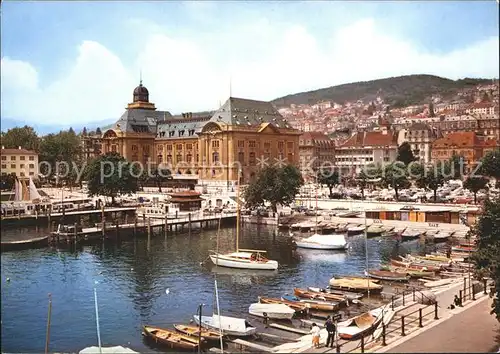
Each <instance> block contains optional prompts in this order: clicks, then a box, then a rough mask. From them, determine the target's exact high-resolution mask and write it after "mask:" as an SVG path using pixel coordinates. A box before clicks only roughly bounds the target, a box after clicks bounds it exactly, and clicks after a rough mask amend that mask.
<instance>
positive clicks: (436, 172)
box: [410, 163, 446, 202]
mask: <svg viewBox="0 0 500 354" xmlns="http://www.w3.org/2000/svg"><path fill="white" fill-rule="evenodd" d="M443 171H444V166H443V164H441V163H436V164H433V165H432V166H428V167H425V166H423V165H421V164H414V165H412V166H411V169H410V173H411V174H412V176H415V177H416V178H415V181H416V183H417V186H418V187H419V188H425V189H428V190H431V191H433V192H434V202H436V201H437V190H438V188H439V187H441V186H443V185H444V183H445V182H446V177H445V176H444V173H443Z"/></svg>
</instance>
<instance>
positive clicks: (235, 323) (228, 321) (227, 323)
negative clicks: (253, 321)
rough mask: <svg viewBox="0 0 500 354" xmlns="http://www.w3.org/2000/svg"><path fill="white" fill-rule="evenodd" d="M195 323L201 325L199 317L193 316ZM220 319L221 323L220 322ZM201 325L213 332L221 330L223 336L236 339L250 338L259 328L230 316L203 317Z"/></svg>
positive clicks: (214, 315)
mask: <svg viewBox="0 0 500 354" xmlns="http://www.w3.org/2000/svg"><path fill="white" fill-rule="evenodd" d="M193 318H194V321H195V322H196V323H197V324H200V318H199V316H198V315H194V316H193ZM219 318H220V321H219ZM201 325H202V326H203V327H205V328H208V329H211V330H215V331H218V330H221V331H222V334H223V335H226V336H235V337H248V336H251V335H254V334H255V333H256V332H257V328H255V327H252V326H251V325H250V324H249V323H248V322H247V321H246V320H245V319H243V318H237V317H229V316H219V315H216V314H213V315H212V316H201Z"/></svg>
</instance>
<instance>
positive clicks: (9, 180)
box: [0, 173, 16, 190]
mask: <svg viewBox="0 0 500 354" xmlns="http://www.w3.org/2000/svg"><path fill="white" fill-rule="evenodd" d="M15 181H16V174H15V173H9V174H8V175H2V176H1V177H0V189H2V190H4V189H9V190H12V188H14V182H15Z"/></svg>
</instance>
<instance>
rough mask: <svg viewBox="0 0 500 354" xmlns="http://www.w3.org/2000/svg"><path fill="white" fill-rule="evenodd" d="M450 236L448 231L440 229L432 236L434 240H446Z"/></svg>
mask: <svg viewBox="0 0 500 354" xmlns="http://www.w3.org/2000/svg"><path fill="white" fill-rule="evenodd" d="M450 237H451V233H450V232H446V231H440V232H438V233H436V234H435V235H433V236H432V238H433V239H434V242H446V241H448V239H449V238H450Z"/></svg>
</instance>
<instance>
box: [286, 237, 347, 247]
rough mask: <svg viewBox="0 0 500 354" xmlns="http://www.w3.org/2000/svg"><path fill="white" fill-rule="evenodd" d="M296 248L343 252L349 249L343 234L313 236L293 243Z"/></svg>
mask: <svg viewBox="0 0 500 354" xmlns="http://www.w3.org/2000/svg"><path fill="white" fill-rule="evenodd" d="M295 244H296V245H297V247H300V248H309V249H322V250H345V249H347V248H348V247H349V244H348V243H347V241H346V239H345V237H344V235H343V234H330V235H319V234H314V235H312V236H310V237H308V238H306V239H302V240H297V241H295Z"/></svg>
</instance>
